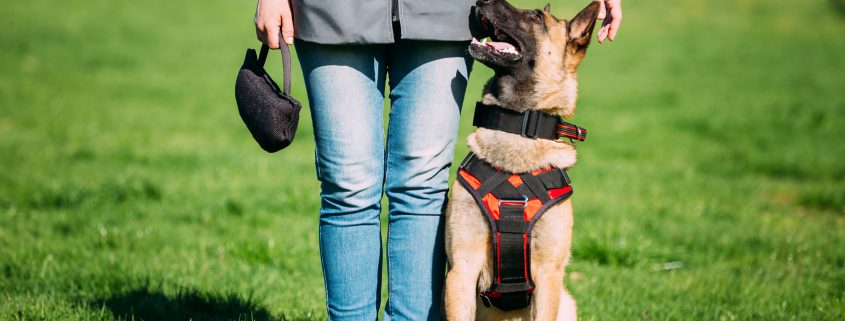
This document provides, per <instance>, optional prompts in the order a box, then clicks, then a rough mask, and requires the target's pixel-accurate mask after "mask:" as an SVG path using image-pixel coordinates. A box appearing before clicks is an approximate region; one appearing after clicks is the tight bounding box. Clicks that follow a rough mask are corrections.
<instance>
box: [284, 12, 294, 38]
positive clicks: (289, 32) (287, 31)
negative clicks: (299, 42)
mask: <svg viewBox="0 0 845 321" xmlns="http://www.w3.org/2000/svg"><path fill="white" fill-rule="evenodd" d="M293 36H294V29H293V17H291V13H290V10H284V11H282V38H283V39H284V41H285V43H286V44H288V45H292V44H293Z"/></svg>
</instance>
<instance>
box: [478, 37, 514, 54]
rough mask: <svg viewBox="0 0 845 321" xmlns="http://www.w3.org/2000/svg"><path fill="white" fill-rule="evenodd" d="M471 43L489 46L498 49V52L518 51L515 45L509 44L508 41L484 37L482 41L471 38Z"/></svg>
mask: <svg viewBox="0 0 845 321" xmlns="http://www.w3.org/2000/svg"><path fill="white" fill-rule="evenodd" d="M472 43H473V44H477V45H482V46H486V47H490V48H493V49H494V50H496V51H500V52H508V53H513V54H518V53H519V51H517V50H516V47H514V45H512V44H509V43H507V42H504V41H488V40H487V39H484V40H482V41H478V39H475V38H472Z"/></svg>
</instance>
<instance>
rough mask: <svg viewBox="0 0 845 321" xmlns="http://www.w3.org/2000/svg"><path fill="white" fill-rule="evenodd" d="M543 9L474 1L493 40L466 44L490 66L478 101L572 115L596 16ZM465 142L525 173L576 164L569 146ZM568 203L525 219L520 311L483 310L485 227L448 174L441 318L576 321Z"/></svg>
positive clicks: (501, 136) (486, 133)
mask: <svg viewBox="0 0 845 321" xmlns="http://www.w3.org/2000/svg"><path fill="white" fill-rule="evenodd" d="M548 11H549V6H548V5H546V8H545V9H544V10H542V11H541V10H521V9H518V8H515V7H513V6H511V5H510V4H508V3H507V2H505V1H504V0H479V1H478V2H477V8H476V13H477V15H478V17H479V19H480V21H481V22H482V24H483V25H485V26H486V28H487V29H488V30H490V29H492V30H490V31H492V36H491V38H492V40H494V41H493V42H477V41H473V44H472V45H471V46H470V49H469V50H470V54H471V55H472V56H473V57H474V58H475V59H476V60H478V61H480V62H482V63H484V64H485V65H487V66H489V67H491V68H492V69H493V70H494V71H495V75H494V76H493V78H492V79H490V81H489V82H488V83H487V85H486V87H485V90H484V94H483V99H482V102H483V103H484V104H486V105H498V106H500V107H504V108H509V109H514V110H517V111H525V110H527V109H536V110H539V111H542V112H545V113H548V114H552V115H557V116H560V117H563V118H568V117H571V116H572V115H573V114H574V113H575V100H576V95H577V94H576V91H577V80H576V70H577V68H578V65H579V64H580V63H581V60H582V59H583V58H584V55H585V53H586V50H587V46H588V44H589V43H590V38H591V36H592V30H593V27H594V26H595V21H596V18H597V16H598V11H599V4H598V3H597V2H593V3H591V4H590V5H589V6H587V7H586V8H585V9H584V10H583V11H581V12H580V13H579V14H578V15H577V16H576V17H575V18H573V19H572V20H571V21H566V20H558V19H557V18H555V17H553V16H552V15H551V14H549V12H548ZM468 143H469V147H470V149H471V150H472V152H473V153H475V154H476V156H477V157H479V158H480V159H482V160H485V161H486V162H488V163H490V164H491V165H493V166H494V167H496V168H500V169H502V170H504V171H508V172H513V173H524V172H530V171H534V170H538V169H543V168H548V167H551V166H553V167H558V168H562V169H566V168H570V167H572V166H573V165H574V164H575V157H576V153H575V148H574V146H573V145H572V144H569V143H564V142H559V141H553V140H547V139H530V138H525V137H522V136H520V135H518V134H511V133H506V132H503V131H497V130H490V129H485V128H479V129H478V130H477V131H476V132H475V133H473V134H471V135H470V136H469V138H468ZM571 232H572V203H571V200H569V199H567V200H565V201H563V202H560V203H558V204H556V205H554V206H553V207H552V208H550V209H549V210H548V211H547V212H545V214H543V216H542V217H541V218H540V219H539V220H538V221H537V223H536V224H535V225H534V228H533V231H532V237H531V241H530V255H531V257H530V273H531V275H532V279H533V283H534V284H535V286H536V287H535V289H534V292H533V296H532V298H531V303H530V305H529V307H528V308H525V309H521V310H514V311H508V312H504V311H501V310H499V309H497V308H494V307H489V308H488V307H484V306H482V304H481V300H480V299H479V296H478V293H480V292H482V291H485V290H486V289H488V288H489V287H490V286H491V284H492V279H491V278H492V273H493V272H492V269H493V267H492V258H491V257H492V241H491V233H492V232H491V228H490V225H489V224H488V222H487V221H486V218H485V216H484V214H483V213H482V212H481V210H480V209H479V207H478V205H477V204H476V202H475V200H474V199H473V197H472V196H471V195H470V194H469V192H468V191H467V190H466V189H465V188H464V187H463V186H461V185H460V184H458V182H457V181H456V182H455V183H454V184H453V185H452V189H451V195H450V199H449V205H448V208H447V211H446V252H447V255H448V260H449V272H448V275H447V278H446V289H445V307H446V318H447V320H450V321H469V320H541V321H547V320H576V309H575V301H574V300H573V299H572V297H571V296H570V295H569V293H568V292H567V290H566V288H565V287H564V285H563V276H564V268H565V267H566V265H567V264H568V261H569V256H570V248H571V242H572V233H571Z"/></svg>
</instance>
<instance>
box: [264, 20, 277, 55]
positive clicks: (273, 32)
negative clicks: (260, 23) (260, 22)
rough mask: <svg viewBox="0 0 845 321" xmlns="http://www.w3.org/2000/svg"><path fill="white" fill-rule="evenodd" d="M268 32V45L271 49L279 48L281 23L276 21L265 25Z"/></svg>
mask: <svg viewBox="0 0 845 321" xmlns="http://www.w3.org/2000/svg"><path fill="white" fill-rule="evenodd" d="M265 28H266V31H265V32H266V33H267V42H265V43H266V44H267V47H270V49H279V25H278V24H276V23H273V24H270V25H265Z"/></svg>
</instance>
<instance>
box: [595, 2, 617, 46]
mask: <svg viewBox="0 0 845 321" xmlns="http://www.w3.org/2000/svg"><path fill="white" fill-rule="evenodd" d="M596 1H598V2H599V3H601V8H600V9H599V20H604V21H603V22H602V23H601V29H599V43H603V42H604V40H605V39H610V41H613V40H615V39H616V33H617V32H619V25H620V24H622V0H596ZM608 15H609V16H608Z"/></svg>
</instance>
